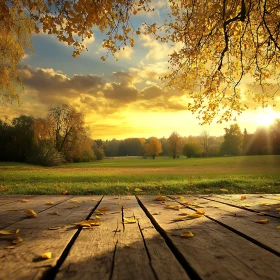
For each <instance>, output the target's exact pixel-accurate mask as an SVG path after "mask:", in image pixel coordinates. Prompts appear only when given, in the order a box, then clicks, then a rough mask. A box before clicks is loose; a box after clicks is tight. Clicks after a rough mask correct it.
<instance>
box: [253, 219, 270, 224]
mask: <svg viewBox="0 0 280 280" xmlns="http://www.w3.org/2000/svg"><path fill="white" fill-rule="evenodd" d="M268 222H269V220H268V219H263V220H256V221H255V223H258V224H267V223H268Z"/></svg>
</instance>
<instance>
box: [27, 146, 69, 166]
mask: <svg viewBox="0 0 280 280" xmlns="http://www.w3.org/2000/svg"><path fill="white" fill-rule="evenodd" d="M27 162H28V163H33V164H39V165H43V166H57V165H60V164H62V163H63V162H64V158H63V156H62V154H61V153H59V152H58V151H57V150H56V149H55V148H54V147H51V146H48V145H40V146H38V147H36V148H35V150H34V151H33V153H32V154H31V155H30V156H29V157H28V158H27Z"/></svg>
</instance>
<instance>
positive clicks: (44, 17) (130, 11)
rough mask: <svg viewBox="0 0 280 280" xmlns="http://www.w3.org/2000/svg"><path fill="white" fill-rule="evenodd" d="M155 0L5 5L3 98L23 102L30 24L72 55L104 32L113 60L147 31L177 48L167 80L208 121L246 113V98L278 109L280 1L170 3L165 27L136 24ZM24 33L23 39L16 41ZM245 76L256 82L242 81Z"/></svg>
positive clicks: (8, 0) (13, 1)
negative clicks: (21, 67) (19, 72)
mask: <svg viewBox="0 0 280 280" xmlns="http://www.w3.org/2000/svg"><path fill="white" fill-rule="evenodd" d="M151 2H152V1H151V0H137V1H136V0H131V1H123V0H110V1H90V0H84V1H72V0H64V1H61V0H58V1H57V0H49V1H35V0H25V1H18V0H5V1H2V2H1V5H0V9H1V10H0V19H1V27H2V26H3V28H2V30H1V40H0V42H3V44H2V45H1V54H4V55H5V56H3V55H2V56H1V59H2V61H1V81H4V83H1V87H2V90H1V97H5V98H6V97H8V99H17V97H18V96H17V95H16V94H15V88H16V87H15V86H13V82H14V81H15V80H17V78H15V77H17V76H16V71H15V67H16V65H17V64H18V62H19V60H20V59H21V58H22V56H23V50H24V47H25V45H26V42H27V41H28V40H27V41H26V38H28V35H29V34H30V32H31V26H30V23H29V21H28V20H31V21H32V22H33V23H34V24H35V28H33V30H34V31H35V32H39V31H40V30H42V31H43V32H45V33H48V34H54V35H56V36H57V38H58V40H60V41H63V42H66V43H67V44H69V45H71V46H73V47H74V52H73V56H77V55H79V54H80V53H81V52H82V51H83V50H84V49H85V40H86V39H87V38H90V37H92V36H93V30H94V27H97V28H98V29H99V31H100V32H101V33H104V40H103V47H105V48H107V49H108V50H109V51H110V52H111V53H112V54H113V55H114V54H115V53H116V52H117V51H118V50H120V49H121V48H122V47H124V46H126V45H129V46H131V47H133V46H134V39H133V36H134V35H139V34H141V33H144V34H154V35H155V38H156V39H158V40H159V41H160V42H163V43H166V44H168V46H169V47H170V48H171V47H173V46H175V48H174V52H173V53H172V54H171V56H170V59H169V69H170V71H169V73H168V74H167V75H166V76H165V77H164V78H163V79H164V80H165V81H166V82H167V83H168V85H169V86H171V87H177V88H178V89H180V90H182V91H184V92H185V93H186V95H187V96H188V98H189V100H190V102H189V104H188V108H189V109H190V110H191V111H192V112H198V114H199V116H200V118H201V120H202V123H209V122H211V121H212V120H213V119H214V118H215V117H216V116H217V117H218V118H219V120H218V121H219V122H221V121H222V120H226V121H227V120H229V119H231V118H234V117H235V116H236V115H237V114H240V113H241V112H242V111H243V110H245V109H247V104H248V101H250V102H251V101H254V102H255V103H256V104H260V105H262V106H263V107H265V106H267V105H268V104H275V102H276V101H275V100H276V98H275V96H276V94H277V93H278V92H279V83H280V81H279V75H278V74H279V73H278V69H279V66H280V59H279V50H280V28H279V22H280V13H279V8H280V4H279V1H278V0H270V1H267V0H264V1H259V0H250V1H249V0H240V1H227V0H217V1H208V0H201V1H193V0H181V1H180V0H179V1H177V0H176V1H175V0H167V9H169V12H167V13H165V15H166V19H165V20H164V21H163V22H160V23H159V24H156V23H153V24H145V23H144V25H143V27H142V28H138V27H139V26H136V27H134V26H132V21H131V17H133V16H134V15H137V13H139V12H141V11H142V12H143V11H144V12H145V11H149V10H150V11H153V9H151V8H149V5H150V3H151ZM19 19H20V20H19ZM21 19H24V21H22V20H21ZM23 22H25V23H26V24H23V26H27V29H24V30H25V31H24V32H20V28H21V27H20V28H18V26H19V23H20V24H21V23H23ZM74 34H75V35H74ZM18 36H21V38H23V40H19V41H17V40H18ZM9 45H10V46H9ZM13 46H16V47H17V49H14V48H13ZM2 49H4V50H9V52H10V54H8V55H6V52H2ZM17 50H20V51H19V52H17ZM9 52H8V53H9ZM13 54H15V58H14V55H13ZM101 59H102V60H105V57H103V56H102V57H101ZM7 65H8V66H7ZM10 66H11V67H10ZM9 71H11V72H9ZM245 78H246V80H247V81H248V80H249V81H252V83H250V84H249V85H248V84H244V83H242V82H244V79H245ZM3 89H5V90H6V91H5V90H3ZM250 94H251V95H250ZM251 96H252V97H253V98H252V97H251ZM252 99H253V100H252Z"/></svg>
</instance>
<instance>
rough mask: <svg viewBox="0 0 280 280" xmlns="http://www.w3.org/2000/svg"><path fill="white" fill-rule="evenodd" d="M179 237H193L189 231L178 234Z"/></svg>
mask: <svg viewBox="0 0 280 280" xmlns="http://www.w3.org/2000/svg"><path fill="white" fill-rule="evenodd" d="M180 236H181V237H184V238H191V237H194V235H193V233H192V232H191V231H184V232H182V233H181V234H180Z"/></svg>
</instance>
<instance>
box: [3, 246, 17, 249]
mask: <svg viewBox="0 0 280 280" xmlns="http://www.w3.org/2000/svg"><path fill="white" fill-rule="evenodd" d="M5 249H15V246H7V247H5Z"/></svg>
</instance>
